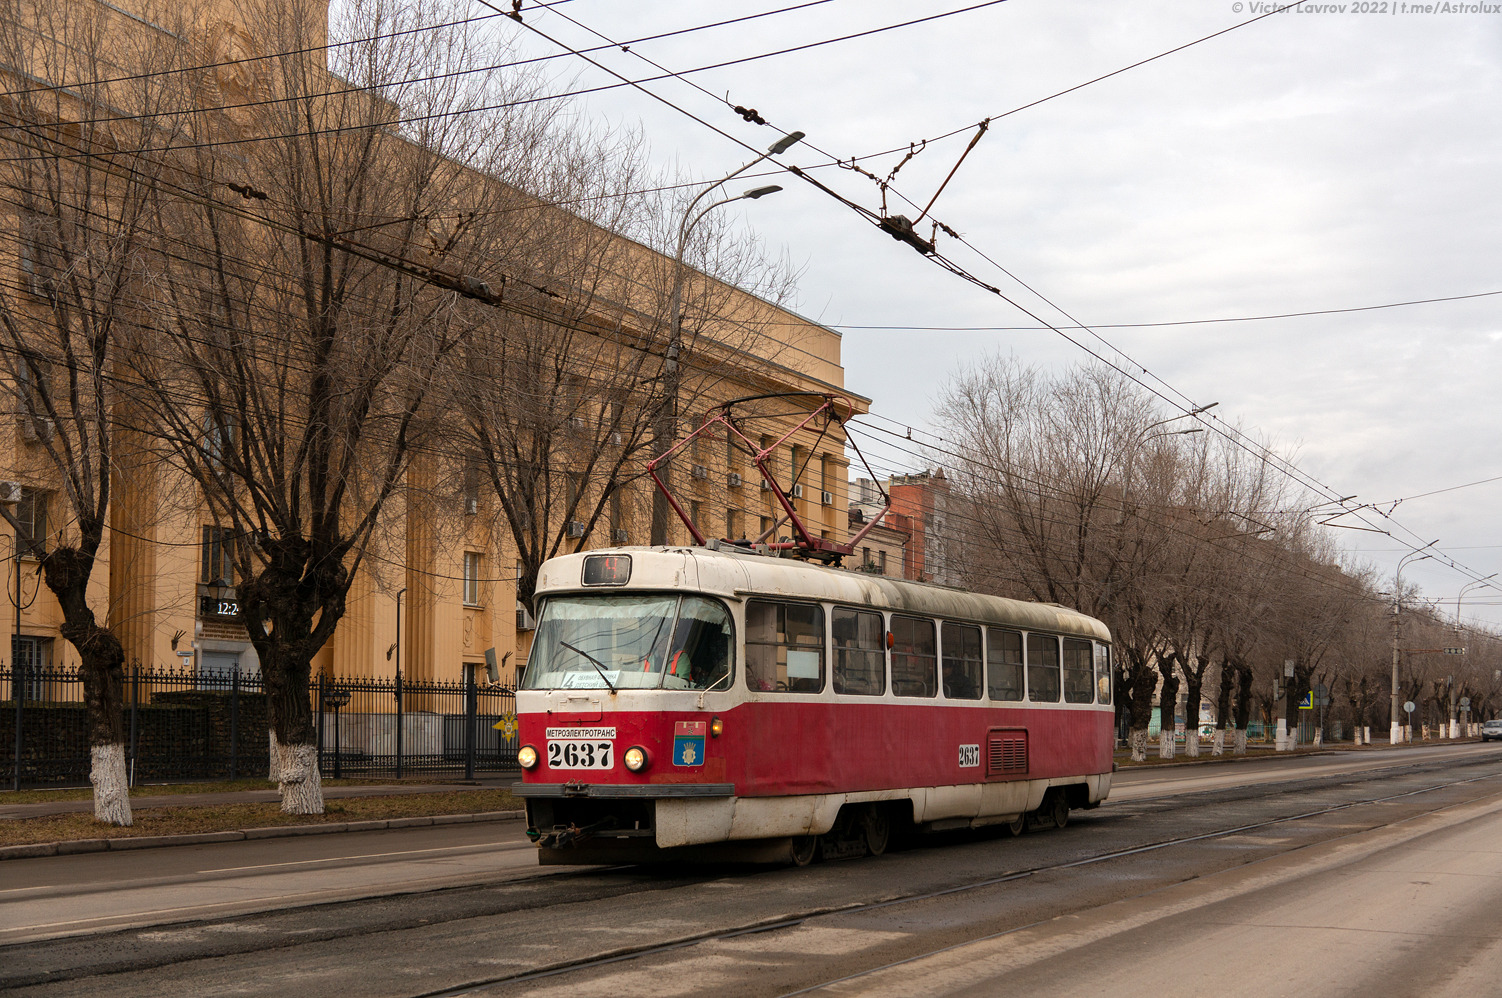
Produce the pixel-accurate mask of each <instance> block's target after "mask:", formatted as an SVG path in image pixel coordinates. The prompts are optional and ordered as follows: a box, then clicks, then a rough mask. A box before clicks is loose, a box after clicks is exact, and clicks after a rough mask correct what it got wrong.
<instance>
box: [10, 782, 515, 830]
mask: <svg viewBox="0 0 1502 998" xmlns="http://www.w3.org/2000/svg"><path fill="white" fill-rule="evenodd" d="M264 785H265V781H264V780H263V781H261V786H264ZM147 789H150V788H147ZM54 799H55V798H54ZM521 807H522V802H521V800H520V799H519V798H517V797H514V796H512V795H511V792H510V791H508V790H498V789H484V790H456V791H453V792H452V793H429V794H395V795H391V796H383V797H353V798H351V797H346V798H340V799H337V800H329V801H327V802H326V804H325V812H324V813H323V814H314V815H298V814H283V813H282V810H281V805H280V804H278V803H276V802H275V801H268V802H266V803H246V804H209V805H195V806H192V807H151V808H141V809H140V810H138V811H136V812H135V815H134V817H135V824H133V825H131V826H130V827H129V828H120V827H118V826H115V825H107V824H104V823H102V822H98V821H95V820H94V816H93V815H92V814H88V813H74V814H49V815H45V816H42V817H38V818H18V819H15V820H11V821H0V846H13V845H31V844H33V843H37V842H69V841H74V840H77V839H111V838H130V837H134V836H140V835H190V834H197V833H201V832H228V831H234V830H236V829H240V828H269V827H272V826H280V825H323V824H334V823H338V822H344V821H374V820H379V819H385V818H417V817H425V816H434V815H443V814H476V813H479V812H482V811H519V810H521Z"/></svg>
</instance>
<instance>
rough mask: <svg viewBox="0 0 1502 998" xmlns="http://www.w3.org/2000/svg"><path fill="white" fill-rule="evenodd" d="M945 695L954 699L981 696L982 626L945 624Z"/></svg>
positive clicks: (943, 633)
mask: <svg viewBox="0 0 1502 998" xmlns="http://www.w3.org/2000/svg"><path fill="white" fill-rule="evenodd" d="M939 636H940V637H942V638H943V639H944V695H945V696H946V697H948V698H949V699H951V700H979V699H980V691H981V659H980V628H979V627H970V626H968V625H965V624H945V625H944V627H943V629H942V630H941V631H940V632H939Z"/></svg>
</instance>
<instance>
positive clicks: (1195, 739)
mask: <svg viewBox="0 0 1502 998" xmlns="http://www.w3.org/2000/svg"><path fill="white" fill-rule="evenodd" d="M1184 754H1185V755H1186V756H1188V757H1189V758H1191V759H1198V758H1199V757H1200V733H1199V731H1198V730H1195V731H1188V732H1185V733H1184Z"/></svg>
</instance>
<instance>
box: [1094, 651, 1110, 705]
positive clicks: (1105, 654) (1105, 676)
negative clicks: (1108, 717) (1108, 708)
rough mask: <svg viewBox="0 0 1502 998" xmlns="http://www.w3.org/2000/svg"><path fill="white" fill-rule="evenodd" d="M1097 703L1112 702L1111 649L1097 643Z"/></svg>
mask: <svg viewBox="0 0 1502 998" xmlns="http://www.w3.org/2000/svg"><path fill="white" fill-rule="evenodd" d="M1095 702H1096V703H1110V702H1111V649H1110V648H1109V647H1107V646H1106V645H1103V644H1101V643H1100V642H1098V641H1097V642H1096V643H1095Z"/></svg>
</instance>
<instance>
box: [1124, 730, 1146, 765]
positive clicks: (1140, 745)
mask: <svg viewBox="0 0 1502 998" xmlns="http://www.w3.org/2000/svg"><path fill="white" fill-rule="evenodd" d="M1127 744H1128V745H1130V746H1131V748H1132V761H1133V762H1146V761H1147V729H1146V728H1133V729H1132V730H1131V731H1130V732H1128V734H1127Z"/></svg>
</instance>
